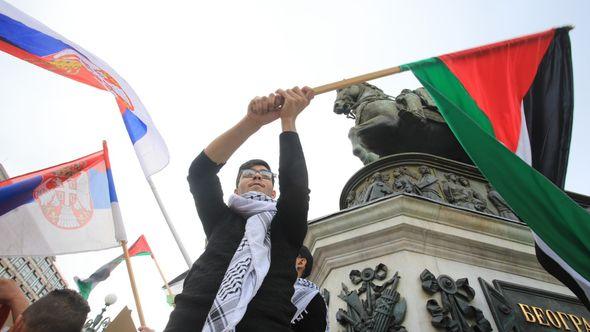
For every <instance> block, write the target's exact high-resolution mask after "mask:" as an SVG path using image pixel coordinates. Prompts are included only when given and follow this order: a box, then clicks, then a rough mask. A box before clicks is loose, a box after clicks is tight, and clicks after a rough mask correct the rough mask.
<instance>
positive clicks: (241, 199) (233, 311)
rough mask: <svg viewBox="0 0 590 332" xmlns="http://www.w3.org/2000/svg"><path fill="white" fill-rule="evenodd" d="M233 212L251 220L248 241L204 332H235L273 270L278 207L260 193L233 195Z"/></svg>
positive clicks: (234, 262)
mask: <svg viewBox="0 0 590 332" xmlns="http://www.w3.org/2000/svg"><path fill="white" fill-rule="evenodd" d="M228 205H229V207H230V209H231V210H232V211H234V212H235V213H237V214H239V215H241V216H243V217H244V218H247V219H248V220H247V221H246V229H245V231H244V237H243V238H242V241H241V242H240V244H239V245H238V248H237V249H236V252H235V253H234V256H233V257H232V259H231V261H230V263H229V266H228V268H227V270H226V271H225V275H224V276H223V279H222V281H221V285H220V286H219V290H218V291H217V295H215V300H214V301H213V305H212V306H211V309H210V310H209V314H208V315H207V321H206V322H205V325H204V326H203V332H226V331H235V328H236V325H238V323H239V322H240V320H242V317H244V314H245V313H246V308H247V307H248V303H250V301H251V300H252V298H254V295H256V292H258V289H260V286H261V285H262V281H263V280H264V277H266V274H267V273H268V269H269V268H270V223H271V221H272V218H273V217H274V216H275V214H276V212H277V207H276V205H277V203H276V201H275V200H273V199H272V198H271V197H269V196H267V195H265V194H263V193H260V192H254V191H251V192H247V193H245V194H242V195H240V196H238V195H233V194H232V195H231V196H230V198H229V202H228Z"/></svg>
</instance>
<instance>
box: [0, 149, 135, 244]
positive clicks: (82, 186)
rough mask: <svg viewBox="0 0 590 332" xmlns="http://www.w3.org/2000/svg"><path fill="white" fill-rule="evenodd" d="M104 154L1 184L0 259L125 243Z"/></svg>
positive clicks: (105, 150) (115, 197) (97, 154)
mask: <svg viewBox="0 0 590 332" xmlns="http://www.w3.org/2000/svg"><path fill="white" fill-rule="evenodd" d="M125 239H126V236H125V228H124V226H123V222H122V220H121V214H120V211H119V205H118V202H117V194H116V192H115V185H114V183H113V176H112V173H111V168H110V164H109V159H108V152H107V147H106V143H105V144H104V149H103V151H98V152H96V153H93V154H91V155H88V156H86V157H82V158H80V159H76V160H74V161H70V162H67V163H64V164H61V165H57V166H53V167H49V168H46V169H44V170H40V171H36V172H33V173H29V174H25V175H21V176H18V177H15V178H11V179H8V180H5V181H2V182H0V256H53V255H59V254H69V253H76V252H84V251H92V250H101V249H107V248H113V247H116V246H119V245H120V243H119V242H120V241H122V240H125Z"/></svg>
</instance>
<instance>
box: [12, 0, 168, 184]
mask: <svg viewBox="0 0 590 332" xmlns="http://www.w3.org/2000/svg"><path fill="white" fill-rule="evenodd" d="M0 50H2V51H4V52H6V53H8V54H11V55H13V56H15V57H17V58H20V59H22V60H25V61H28V62H30V63H32V64H34V65H37V66H39V67H42V68H45V69H47V70H51V71H53V72H54V73H57V74H60V75H63V76H65V77H68V78H71V79H73V80H76V81H78V82H82V83H86V84H88V85H91V86H93V87H95V88H98V89H101V90H105V91H109V92H111V93H112V94H113V96H114V97H115V100H116V101H117V105H118V106H119V110H120V111H121V115H122V117H123V122H124V123H125V127H126V128H127V132H128V133H129V137H130V138H131V142H132V143H133V147H134V148H135V153H136V154H137V158H138V159H139V163H140V164H141V167H142V169H143V172H144V174H145V176H146V177H148V176H150V175H153V174H155V173H157V172H158V171H160V170H161V169H163V168H164V167H166V165H167V164H168V160H169V157H168V148H167V147H166V144H165V143H164V140H163V139H162V137H161V136H160V134H159V133H158V131H157V130H156V127H155V126H154V124H153V123H152V120H151V118H150V115H149V114H148V112H147V111H146V109H145V107H144V106H143V104H142V103H141V101H140V100H139V97H138V96H137V95H136V94H135V92H134V91H133V89H132V88H131V87H130V86H129V85H128V84H127V82H125V80H124V79H123V78H121V77H120V76H119V75H118V74H117V73H116V72H115V71H114V70H113V69H112V68H111V67H109V65H107V64H106V63H104V62H103V61H102V60H101V59H99V58H97V57H95V56H94V55H92V54H91V53H89V52H87V51H85V50H84V49H83V48H81V47H80V46H78V45H76V44H74V43H72V42H71V41H69V40H67V39H66V38H64V37H62V36H60V35H59V34H57V33H55V32H54V31H52V30H51V29H49V28H48V27H46V26H45V25H43V24H42V23H40V22H39V21H37V20H35V19H33V18H32V17H29V16H28V15H26V14H25V13H23V12H21V11H19V10H18V9H16V8H14V7H12V6H11V5H9V4H8V3H6V2H4V1H2V0H0Z"/></svg>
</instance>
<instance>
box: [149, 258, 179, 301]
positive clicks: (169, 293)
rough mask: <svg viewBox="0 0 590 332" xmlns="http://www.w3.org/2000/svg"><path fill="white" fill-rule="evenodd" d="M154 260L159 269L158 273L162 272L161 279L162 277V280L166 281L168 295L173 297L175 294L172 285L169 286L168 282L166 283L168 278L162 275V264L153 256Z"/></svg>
mask: <svg viewBox="0 0 590 332" xmlns="http://www.w3.org/2000/svg"><path fill="white" fill-rule="evenodd" d="M151 256H152V259H153V260H154V263H155V264H156V268H157V269H158V272H160V277H162V280H163V281H164V285H165V286H166V290H167V291H168V295H170V296H173V295H174V294H172V290H171V289H170V285H168V281H166V277H164V273H162V269H161V268H160V264H158V260H157V259H156V256H154V254H153V253H152V254H151Z"/></svg>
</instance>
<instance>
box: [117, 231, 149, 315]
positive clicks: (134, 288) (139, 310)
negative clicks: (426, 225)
mask: <svg viewBox="0 0 590 332" xmlns="http://www.w3.org/2000/svg"><path fill="white" fill-rule="evenodd" d="M121 247H122V248H123V254H124V256H125V264H127V273H128V274H129V282H130V283H131V290H132V291H133V298H134V299H135V307H136V308H137V314H138V315H139V323H140V324H141V326H146V325H145V319H144V317H143V309H142V308H141V302H140V301H139V293H138V292H137V286H136V285H135V277H134V275H133V268H132V267H131V259H129V250H127V241H125V240H123V241H121Z"/></svg>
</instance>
